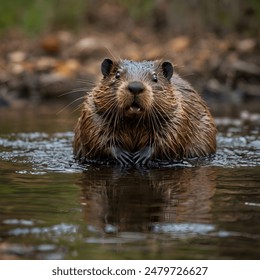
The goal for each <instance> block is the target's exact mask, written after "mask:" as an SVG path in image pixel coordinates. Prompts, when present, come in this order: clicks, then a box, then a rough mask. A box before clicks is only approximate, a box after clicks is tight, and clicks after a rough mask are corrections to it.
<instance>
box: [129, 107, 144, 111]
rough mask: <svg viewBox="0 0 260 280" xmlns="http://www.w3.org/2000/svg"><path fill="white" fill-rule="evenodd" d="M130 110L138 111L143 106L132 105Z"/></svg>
mask: <svg viewBox="0 0 260 280" xmlns="http://www.w3.org/2000/svg"><path fill="white" fill-rule="evenodd" d="M130 110H131V111H137V112H139V111H140V110H141V108H140V107H132V106H131V107H130Z"/></svg>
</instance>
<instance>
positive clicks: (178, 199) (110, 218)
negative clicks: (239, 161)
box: [80, 167, 215, 232]
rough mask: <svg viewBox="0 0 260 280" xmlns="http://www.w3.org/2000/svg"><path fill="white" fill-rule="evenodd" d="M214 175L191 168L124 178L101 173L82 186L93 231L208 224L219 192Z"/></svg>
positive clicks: (90, 172) (130, 172)
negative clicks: (167, 224) (173, 224)
mask: <svg viewBox="0 0 260 280" xmlns="http://www.w3.org/2000/svg"><path fill="white" fill-rule="evenodd" d="M214 179H215V176H214V172H213V171H212V169H209V168H205V167H200V168H186V169H175V170H169V169H168V170H160V169H158V170H151V171H149V172H147V173H146V174H141V173H140V172H138V171H137V170H127V171H125V172H121V171H118V172H116V170H114V169H112V168H108V167H102V168H101V169H98V170H95V169H90V170H87V171H86V172H85V173H84V177H83V179H82V181H81V182H80V185H81V187H82V205H83V207H84V217H85V221H86V223H87V224H88V225H91V226H94V227H95V228H96V229H99V230H100V229H105V228H106V227H107V225H113V226H115V227H116V229H117V231H121V232H122V231H123V232H126V231H128V232H130V231H131V232H134V231H135V232H138V231H139V232H140V231H141V232H147V231H150V230H151V228H152V226H153V224H154V223H187V222H189V223H209V222H211V197H212V196H213V195H214V192H215V180H214Z"/></svg>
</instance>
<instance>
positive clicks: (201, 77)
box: [0, 0, 260, 114]
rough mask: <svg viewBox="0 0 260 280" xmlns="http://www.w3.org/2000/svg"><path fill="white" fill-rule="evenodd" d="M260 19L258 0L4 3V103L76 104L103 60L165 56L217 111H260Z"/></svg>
mask: <svg viewBox="0 0 260 280" xmlns="http://www.w3.org/2000/svg"><path fill="white" fill-rule="evenodd" d="M259 23H260V1H258V0H247V1H245V0H244V1H243V0H218V1H207V0H187V1H177V0H137V1H130V0H111V1H103V0H10V1H1V3H0V106H20V105H21V104H24V103H25V102H28V101H29V102H31V101H33V102H35V103H37V102H42V101H43V100H50V99H51V100H53V99H57V100H58V101H61V100H63V99H64V98H69V99H70V100H72V101H73V100H76V99H78V98H80V97H81V96H82V95H84V93H85V92H86V90H88V89H89V88H90V87H91V86H93V82H96V81H98V79H99V78H100V63H101V61H102V60H103V59H104V58H105V57H110V58H114V59H118V58H129V59H137V60H138V59H139V60H143V59H155V58H164V59H170V60H172V62H173V63H174V65H175V68H176V72H178V73H180V74H181V75H182V76H183V77H184V78H185V79H187V80H188V81H190V82H191V83H192V85H193V86H194V87H195V88H196V89H197V90H198V91H199V92H200V93H201V94H202V95H203V96H204V98H205V99H206V100H207V102H208V103H209V104H210V106H211V107H212V110H213V111H214V112H215V113H216V114H218V113H219V110H220V108H221V114H223V112H227V113H230V111H236V110H237V108H239V109H240V108H241V106H244V107H245V108H246V109H247V108H250V110H253V111H257V110H258V107H259V106H258V105H259V104H258V103H259V102H255V100H256V99H257V100H258V101H259V98H260V82H259V81H260V80H259V77H260V65H259V64H260V59H259V58H260V52H259V38H260V36H259V35H260V31H259V26H260V25H259ZM61 96H62V97H61ZM216 104H217V105H219V106H217V105H216Z"/></svg>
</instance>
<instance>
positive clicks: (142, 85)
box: [93, 59, 173, 118]
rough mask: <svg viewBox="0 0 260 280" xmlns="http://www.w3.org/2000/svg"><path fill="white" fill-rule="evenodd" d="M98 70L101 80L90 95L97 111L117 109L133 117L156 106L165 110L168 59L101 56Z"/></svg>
mask: <svg viewBox="0 0 260 280" xmlns="http://www.w3.org/2000/svg"><path fill="white" fill-rule="evenodd" d="M101 72H102V74H103V80H102V82H101V84H100V87H99V90H98V91H96V92H95V95H94V96H93V97H94V100H95V101H94V102H95V106H96V109H97V111H98V112H99V113H101V114H104V113H105V114H106V113H107V114H108V113H112V112H113V113H115V112H117V113H118V114H119V115H120V116H121V117H129V118H135V117H141V116H142V117H144V116H145V115H148V114H149V113H151V112H152V111H154V110H156V109H157V110H159V112H160V111H165V110H163V108H164V106H167V103H168V102H169V97H168V96H167V95H169V93H171V92H172V90H169V87H172V85H171V81H170V80H171V77H172V75H173V65H172V64H171V63H170V62H168V61H165V62H161V61H142V62H137V61H131V60H120V61H119V62H113V61H112V60H110V59H105V60H104V61H103V62H102V64H101ZM101 93H102V94H101ZM165 97H167V98H165ZM163 103H165V104H163ZM156 104H157V106H155V105H156ZM171 106H172V103H171ZM161 114H163V113H161Z"/></svg>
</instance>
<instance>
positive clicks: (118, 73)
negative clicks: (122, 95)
mask: <svg viewBox="0 0 260 280" xmlns="http://www.w3.org/2000/svg"><path fill="white" fill-rule="evenodd" d="M120 76H121V74H120V72H119V71H117V72H116V79H119V78H120Z"/></svg>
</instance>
